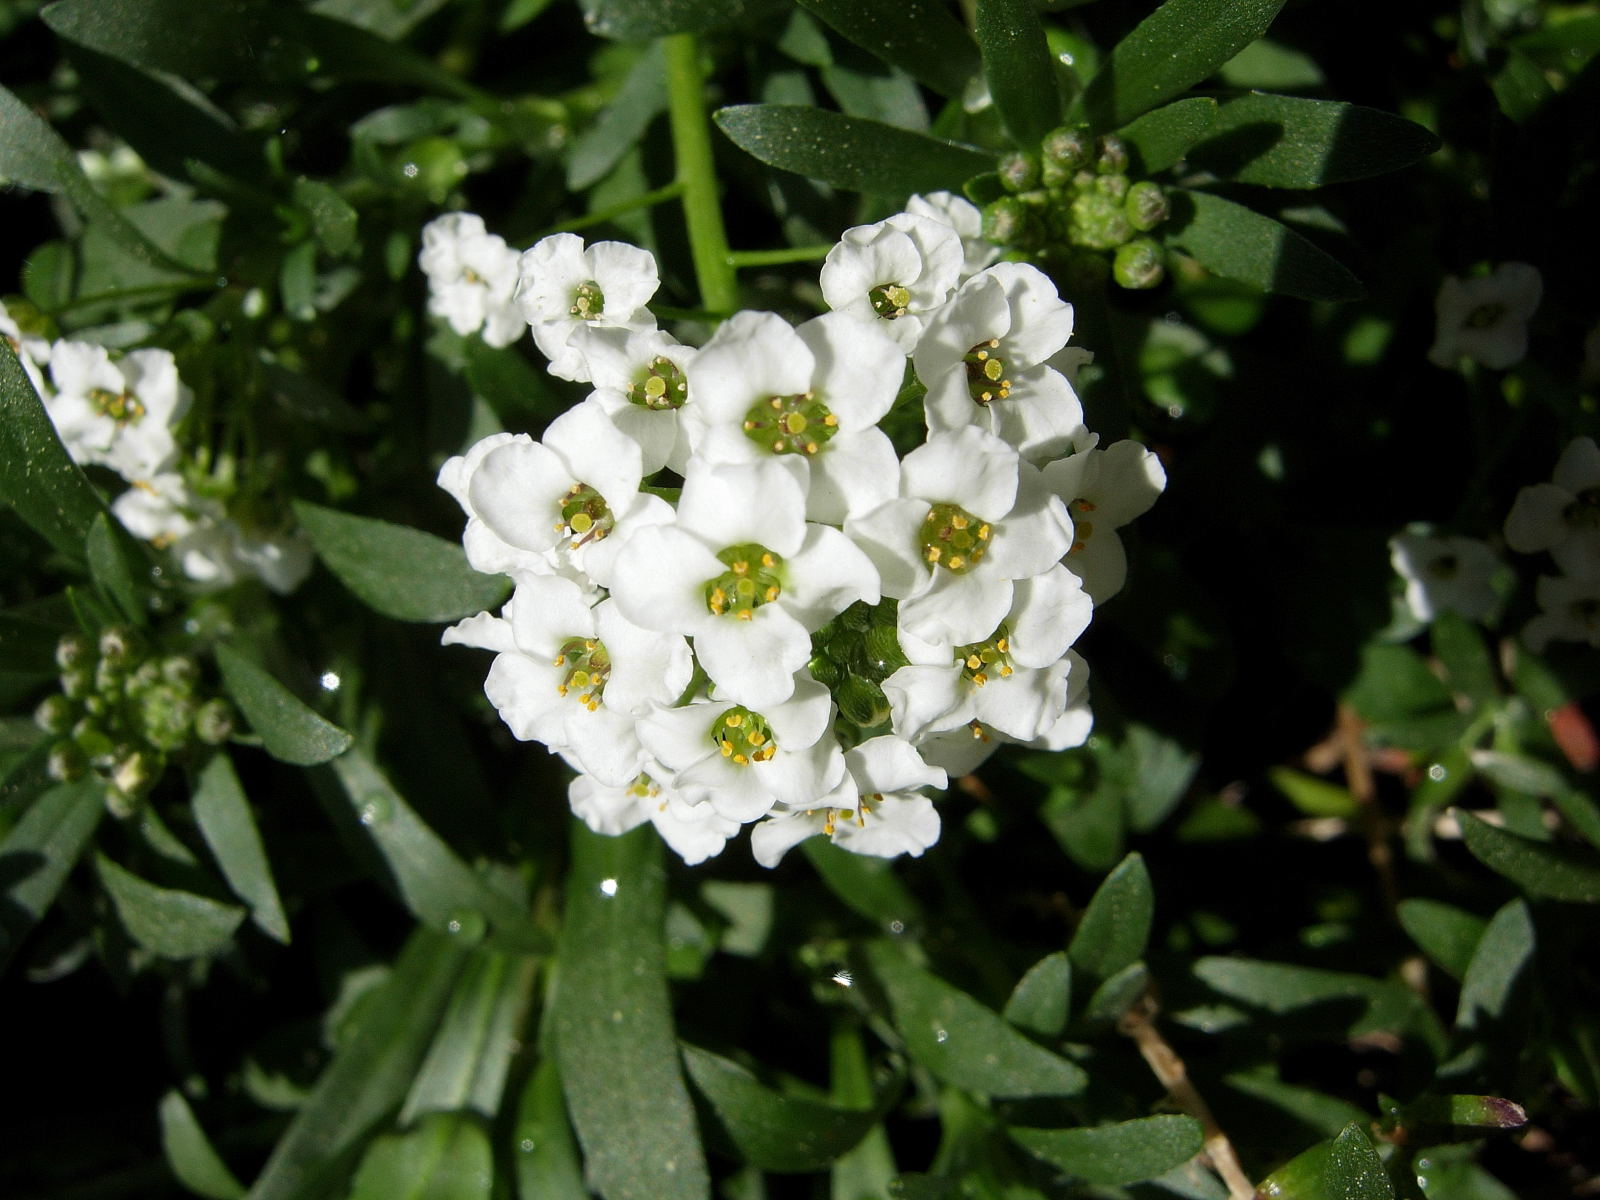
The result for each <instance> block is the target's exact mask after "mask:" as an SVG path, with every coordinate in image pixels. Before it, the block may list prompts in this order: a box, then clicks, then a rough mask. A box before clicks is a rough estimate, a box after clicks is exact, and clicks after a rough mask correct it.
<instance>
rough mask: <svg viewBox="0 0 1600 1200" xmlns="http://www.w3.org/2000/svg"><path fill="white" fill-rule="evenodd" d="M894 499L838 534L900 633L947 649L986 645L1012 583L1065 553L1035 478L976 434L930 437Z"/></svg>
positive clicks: (1057, 520) (911, 457)
mask: <svg viewBox="0 0 1600 1200" xmlns="http://www.w3.org/2000/svg"><path fill="white" fill-rule="evenodd" d="M899 491H900V495H899V498H897V499H894V500H890V501H889V502H888V503H886V504H883V505H881V506H880V507H878V508H876V509H874V510H872V511H871V512H869V513H866V514H865V515H864V516H861V517H858V518H851V519H850V520H849V521H848V522H846V524H845V532H846V533H847V534H848V535H849V536H850V538H851V539H852V540H854V541H855V542H856V544H857V545H859V546H860V547H861V548H862V549H863V550H865V551H866V553H867V555H868V556H869V557H870V558H871V559H872V561H873V562H874V563H875V564H876V565H877V567H878V571H879V574H880V576H881V577H882V581H883V593H884V595H886V596H893V597H895V598H896V599H898V600H899V601H900V606H899V618H898V619H899V625H900V628H901V629H902V630H904V631H905V632H907V633H909V634H911V636H913V637H916V638H919V639H921V640H922V641H924V642H931V643H934V644H936V645H943V646H949V647H955V646H961V645H966V644H967V643H969V642H975V641H978V640H979V639H981V638H985V637H988V636H989V635H990V634H991V633H992V632H993V631H994V629H995V627H996V626H997V625H999V624H1000V622H1001V621H1002V620H1003V619H1004V618H1005V615H1006V613H1007V612H1009V611H1010V609H1011V604H1012V600H1013V598H1014V583H1013V581H1015V580H1019V579H1026V578H1028V577H1030V576H1033V575H1038V574H1041V573H1043V572H1045V571H1048V570H1049V569H1050V567H1051V566H1052V565H1053V564H1054V563H1055V562H1056V561H1057V560H1058V559H1060V558H1061V556H1062V555H1063V554H1065V553H1066V552H1067V550H1068V548H1069V547H1070V546H1071V545H1072V520H1071V518H1070V517H1069V516H1068V515H1067V510H1066V508H1065V506H1063V504H1062V503H1061V501H1060V500H1059V499H1057V498H1056V497H1055V496H1052V495H1051V494H1050V492H1049V490H1048V489H1047V488H1046V487H1045V485H1044V481H1043V479H1042V477H1041V476H1040V474H1039V472H1038V471H1037V470H1036V469H1035V468H1033V467H1031V466H1029V465H1028V464H1027V463H1024V462H1022V461H1020V460H1019V459H1018V457H1017V452H1016V451H1015V450H1014V449H1012V448H1011V447H1010V446H1008V445H1006V444H1005V443H1004V442H1002V441H1001V440H1000V439H999V438H997V437H995V436H994V435H993V434H990V433H986V432H984V431H983V430H981V429H978V428H976V427H975V426H971V425H969V426H967V427H966V428H965V429H961V430H959V431H957V432H954V433H936V434H931V435H929V437H928V440H927V441H926V442H925V443H924V444H923V445H921V446H918V447H917V448H916V449H915V450H913V451H912V452H911V453H910V454H908V455H906V457H905V460H904V461H903V462H902V463H901V466H900V480H899Z"/></svg>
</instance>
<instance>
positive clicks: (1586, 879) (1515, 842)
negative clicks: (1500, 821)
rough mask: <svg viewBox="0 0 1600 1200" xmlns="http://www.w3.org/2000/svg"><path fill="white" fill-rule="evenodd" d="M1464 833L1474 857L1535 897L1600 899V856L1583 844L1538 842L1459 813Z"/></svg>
mask: <svg viewBox="0 0 1600 1200" xmlns="http://www.w3.org/2000/svg"><path fill="white" fill-rule="evenodd" d="M1457 820H1458V821H1459V823H1460V825H1461V836H1462V838H1463V840H1465V842H1466V844H1467V849H1468V850H1470V851H1472V853H1473V856H1474V857H1476V858H1477V859H1478V861H1479V862H1481V863H1483V865H1484V866H1486V867H1488V868H1489V869H1490V870H1491V871H1494V872H1496V873H1497V874H1500V875H1504V876H1505V877H1506V878H1507V879H1509V880H1511V881H1512V882H1513V883H1515V884H1517V885H1518V886H1519V887H1521V888H1522V889H1523V890H1524V891H1526V892H1528V893H1529V894H1530V895H1534V896H1545V897H1548V898H1549V899H1551V900H1573V901H1577V902H1579V903H1584V904H1594V903H1596V902H1600V856H1596V855H1595V853H1594V852H1593V851H1592V850H1589V849H1587V848H1585V847H1580V846H1557V845H1551V844H1550V843H1548V842H1536V841H1533V840H1532V839H1531V838H1525V837H1521V836H1519V835H1518V834H1515V833H1511V832H1509V831H1507V830H1504V829H1499V828H1496V827H1495V826H1493V825H1490V824H1489V823H1488V822H1487V821H1481V820H1479V819H1478V818H1477V817H1475V816H1473V815H1472V814H1471V813H1468V812H1458V813H1457Z"/></svg>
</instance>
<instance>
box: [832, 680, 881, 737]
mask: <svg viewBox="0 0 1600 1200" xmlns="http://www.w3.org/2000/svg"><path fill="white" fill-rule="evenodd" d="M833 700H834V703H835V704H837V705H838V706H839V714H840V715H841V716H842V717H844V719H845V720H847V721H852V722H854V723H855V724H857V725H860V726H861V727H862V728H863V729H870V728H872V727H873V726H874V725H882V724H883V723H884V722H885V721H887V720H888V719H889V701H888V700H887V699H886V698H885V697H884V694H883V689H882V688H880V687H879V686H878V685H877V684H875V683H873V682H872V681H871V680H870V679H862V678H861V677H860V676H859V675H852V676H850V678H848V679H846V680H845V681H844V682H843V683H842V684H840V685H839V687H838V688H836V689H835V690H834V693H833Z"/></svg>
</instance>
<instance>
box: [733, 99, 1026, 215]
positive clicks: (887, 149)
mask: <svg viewBox="0 0 1600 1200" xmlns="http://www.w3.org/2000/svg"><path fill="white" fill-rule="evenodd" d="M716 121H717V125H718V126H719V127H720V128H721V129H722V131H723V132H724V133H726V134H727V135H728V137H729V138H731V139H732V140H733V143H734V144H735V145H736V146H738V147H739V148H740V149H742V150H744V151H746V152H747V153H749V154H750V155H752V156H754V157H755V158H758V159H760V160H761V161H762V162H764V163H766V164H767V165H768V166H771V167H779V168H781V169H783V170H785V171H794V172H795V173H796V174H799V175H805V176H807V177H809V178H811V179H816V180H819V181H821V182H822V183H830V184H832V185H834V186H835V187H842V188H848V189H850V190H851V191H859V192H873V193H876V194H878V195H883V196H904V195H907V194H909V193H911V192H936V191H940V190H941V189H945V190H949V191H960V190H961V184H962V182H963V181H964V180H966V179H967V178H969V177H970V176H973V175H977V174H978V173H980V172H982V171H988V170H992V169H993V168H994V155H992V154H990V153H988V152H987V151H983V150H979V149H976V148H975V147H972V146H964V145H962V144H960V143H959V142H947V141H944V140H942V139H940V138H934V137H928V136H927V135H926V134H921V133H911V132H909V131H907V130H904V129H896V128H895V127H894V126H893V125H884V124H882V123H881V122H878V121H868V120H865V119H862V118H860V117H847V116H843V115H841V114H840V113H835V112H826V111H824V110H823V109H820V108H809V107H807V106H806V105H803V104H742V105H735V106H734V107H732V108H722V109H718V110H717V113H716Z"/></svg>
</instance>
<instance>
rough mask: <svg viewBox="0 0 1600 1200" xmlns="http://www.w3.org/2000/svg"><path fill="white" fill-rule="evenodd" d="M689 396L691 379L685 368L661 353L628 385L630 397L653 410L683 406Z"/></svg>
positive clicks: (635, 402) (640, 405) (642, 406)
mask: <svg viewBox="0 0 1600 1200" xmlns="http://www.w3.org/2000/svg"><path fill="white" fill-rule="evenodd" d="M688 398H689V380H688V377H687V376H685V375H684V373H683V368H681V367H679V366H678V364H677V363H675V362H673V361H672V360H671V359H670V358H663V357H662V356H661V355H659V354H658V355H657V356H656V357H655V358H652V359H651V360H650V361H649V362H648V363H646V364H645V368H644V371H643V372H641V373H640V375H639V377H638V378H637V379H635V380H634V381H633V382H632V383H630V384H629V385H628V399H629V400H630V401H632V402H633V403H634V404H637V405H639V407H641V408H648V409H650V410H651V411H653V412H662V411H665V410H668V409H674V408H682V407H683V404H684V401H686V400H688Z"/></svg>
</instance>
